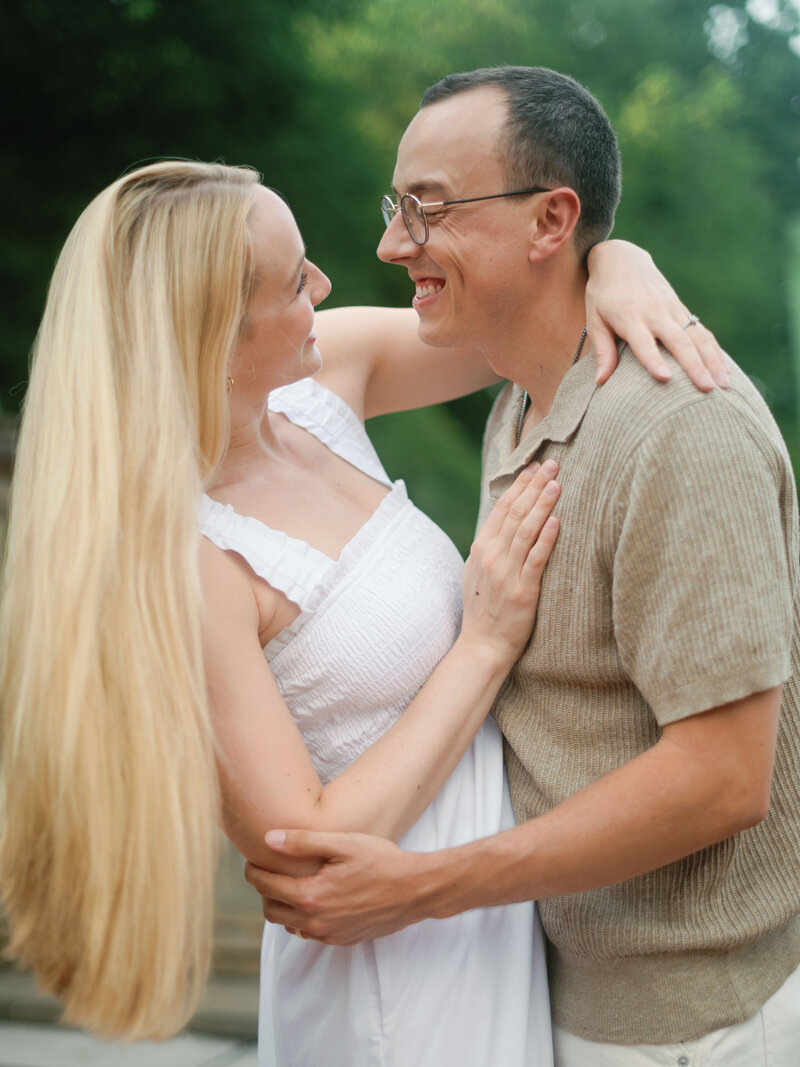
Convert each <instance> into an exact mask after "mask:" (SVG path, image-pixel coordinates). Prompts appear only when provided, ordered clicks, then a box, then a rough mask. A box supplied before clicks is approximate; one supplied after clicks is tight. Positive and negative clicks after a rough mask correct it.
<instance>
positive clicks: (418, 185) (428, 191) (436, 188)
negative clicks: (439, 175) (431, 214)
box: [392, 182, 444, 198]
mask: <svg viewBox="0 0 800 1067" xmlns="http://www.w3.org/2000/svg"><path fill="white" fill-rule="evenodd" d="M392 192H393V193H394V194H395V196H397V195H399V194H398V192H397V189H396V188H395V186H394V183H393V184H392ZM403 192H405V193H411V195H412V196H416V197H417V198H419V197H422V196H435V195H438V196H443V195H444V186H443V185H440V184H439V183H438V182H415V184H414V185H409V187H408V188H407V189H404V190H403Z"/></svg>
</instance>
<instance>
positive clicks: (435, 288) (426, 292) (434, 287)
mask: <svg viewBox="0 0 800 1067" xmlns="http://www.w3.org/2000/svg"><path fill="white" fill-rule="evenodd" d="M442 289H444V286H443V285H439V284H438V283H436V284H431V285H418V286H417V296H419V297H423V296H435V295H436V293H441V291H442Z"/></svg>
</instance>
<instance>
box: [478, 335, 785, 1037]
mask: <svg viewBox="0 0 800 1067" xmlns="http://www.w3.org/2000/svg"><path fill="white" fill-rule="evenodd" d="M731 378H732V382H731V388H730V389H729V390H727V391H722V390H719V389H716V390H714V392H713V393H711V394H708V395H706V394H701V393H699V392H698V391H697V390H695V389H694V387H693V386H692V385H691V383H690V382H689V381H688V380H687V379H686V378H685V377H684V376H683V375H682V374H681V373H680V371H679V370H678V369H677V368H675V371H674V375H673V381H672V382H671V383H670V384H669V385H666V386H665V385H660V384H658V383H656V382H655V381H654V380H653V379H652V378H651V377H650V376H649V375H648V374H647V373H646V372H645V371H644V370H643V369H642V368H641V367H640V366H639V364H638V363H637V362H636V361H635V359H634V358H633V357H632V356H631V354H630V352H629V351H628V350H627V349H626V348H624V347H623V348H622V350H621V353H620V366H619V369H618V370H617V371H616V372H615V373H614V375H613V376H612V377H611V379H610V380H609V382H608V383H607V384H606V385H604V386H603V387H602V388H599V389H598V388H596V387H595V385H594V360H593V359H592V358H591V356H590V355H588V356H586V357H584V359H582V360H581V361H580V362H579V363H578V364H577V365H576V366H575V367H574V368H572V370H571V371H570V372H569V373H568V375H567V376H566V378H565V379H564V381H563V382H562V384H561V387H560V389H559V391H558V394H557V395H556V398H555V400H554V403H553V407H552V409H551V411H550V413H549V414H548V416H547V417H546V418H545V419H544V420H543V421H542V422H541V423H540V424H539V425H538V426H536V427H534V428H533V429H532V431H531V432H530V433H529V434H528V435H527V436H526V437H525V439H524V440H523V441H522V442H521V443H520V446H519V447H518V448H516V449H515V448H514V433H515V427H516V420H517V417H518V413H519V404H520V393H519V390H517V389H516V388H514V387H512V386H508V387H507V388H506V389H505V390H504V391H503V392H502V393H501V395H500V396H499V397H498V399H497V401H496V403H495V407H494V409H493V411H492V415H491V417H490V420H489V425H488V427H487V435H486V440H485V444H484V482H483V493H482V501H481V521H483V520H484V519H485V517H486V515H487V514H488V510H489V508H490V507H491V504H492V503H493V502H494V500H495V499H496V498H497V497H498V496H499V495H500V494H501V493H502V491H503V490H504V489H505V488H506V487H507V486H508V484H509V483H510V481H511V480H512V478H513V476H514V475H515V473H516V472H517V471H519V470H520V469H521V468H522V467H523V466H524V465H525V464H526V463H528V462H530V460H531V459H534V458H535V459H537V460H539V461H540V462H541V461H543V460H544V459H546V458H549V457H553V458H555V459H557V460H558V461H559V463H560V464H561V469H560V474H559V480H560V481H561V483H562V485H563V492H562V496H561V498H560V500H559V504H558V509H557V511H558V514H559V515H560V517H561V532H560V534H559V539H558V543H557V545H556V548H555V550H554V552H553V556H552V558H551V560H550V562H549V564H548V567H547V569H546V571H545V576H544V581H543V586H542V594H541V599H540V604H539V614H538V622H537V626H536V630H535V632H534V635H533V637H532V639H531V642H530V644H529V646H528V649H527V650H526V652H525V654H524V655H523V656H522V658H521V660H520V661H519V664H518V666H517V667H516V668H515V670H514V671H513V673H512V675H511V676H510V677H509V679H508V681H507V683H506V685H505V687H504V689H503V691H502V692H501V695H500V697H499V699H498V702H497V706H496V716H497V719H498V721H499V723H500V726H501V728H502V730H503V733H504V734H505V737H506V741H507V745H506V759H507V766H508V772H509V780H510V785H511V793H512V799H513V802H514V808H515V813H516V816H517V819H518V820H519V821H522V820H525V819H529V818H532V817H535V816H537V815H541V814H543V813H544V812H546V811H548V810H550V809H551V808H552V807H554V806H555V805H556V804H558V803H560V802H561V801H563V800H565V799H566V798H567V797H569V796H571V795H572V794H574V793H576V792H577V791H578V790H580V789H582V788H583V787H585V786H586V785H588V784H589V783H591V782H593V781H595V780H596V779H598V778H600V777H601V776H602V775H604V774H607V773H608V772H609V771H611V770H613V769H614V768H615V767H618V766H619V765H621V764H623V763H625V762H627V761H628V760H630V759H632V758H633V757H634V756H636V755H638V754H639V753H641V752H643V751H645V750H646V749H647V748H649V747H651V746H652V745H653V744H654V743H655V742H656V741H657V739H658V737H659V736H660V728H661V727H662V726H664V725H666V724H668V723H671V722H674V721H676V720H678V719H681V718H683V717H685V716H688V715H692V714H695V713H697V712H700V711H704V710H707V709H709V708H711V707H716V706H718V705H720V704H724V703H727V702H729V701H732V700H736V699H738V698H741V697H744V696H747V695H749V694H751V693H755V692H759V691H761V690H764V689H768V688H770V687H771V686H775V685H778V684H779V683H781V682H785V683H786V684H785V685H784V696H783V705H782V715H781V726H780V735H779V740H778V750H777V759H776V768H775V777H774V784H773V790H772V802H771V808H770V812H769V815H768V816H767V818H766V819H765V820H764V821H763V822H762V823H760V824H759V825H758V826H756V827H754V828H753V829H751V830H748V831H746V832H744V833H741V834H737V835H736V836H735V837H733V838H730V839H728V840H727V841H723V842H721V843H720V844H718V845H716V846H713V847H711V848H708V849H704V850H703V851H702V852H699V853H697V854H695V855H693V856H690V857H688V858H687V859H685V860H683V861H680V862H677V863H673V864H670V865H669V866H667V867H663V868H661V869H660V870H657V871H654V872H652V873H650V874H647V875H644V876H642V877H639V878H634V879H631V880H630V881H627V882H624V883H620V884H618V885H614V886H610V887H608V888H605V889H600V890H596V891H593V892H587V893H579V894H575V895H572V896H567V897H561V898H557V899H553V900H546V901H542V902H541V904H540V910H541V915H542V921H543V923H544V926H545V930H546V932H547V934H548V937H549V938H550V941H551V946H550V947H551V953H550V957H551V958H550V977H551V996H552V999H553V1014H554V1020H555V1022H556V1023H558V1024H559V1025H560V1026H562V1027H564V1028H565V1029H567V1030H570V1031H571V1032H573V1033H576V1034H578V1035H580V1036H581V1037H585V1038H587V1039H589V1040H594V1041H610V1042H615V1043H620V1044H644V1043H664V1042H669V1041H676V1040H681V1039H686V1040H688V1039H690V1038H693V1037H698V1036H700V1035H701V1034H703V1033H707V1032H709V1031H710V1030H713V1029H716V1028H718V1027H721V1026H727V1025H732V1024H735V1023H737V1022H740V1021H742V1020H744V1019H746V1018H748V1017H749V1016H751V1015H753V1014H754V1013H755V1012H756V1011H758V1010H759V1008H760V1006H761V1004H762V1003H763V1002H764V1001H765V1000H766V999H767V998H768V997H769V996H771V995H772V993H773V992H775V990H776V989H777V988H778V987H779V986H780V985H781V983H782V982H783V981H784V979H785V978H786V977H787V976H788V975H789V974H790V973H791V971H793V970H794V969H795V968H796V967H797V966H798V963H800V924H798V922H797V919H796V916H797V915H798V913H800V792H799V791H798V781H799V780H800V709H799V708H798V687H797V664H798V655H797V654H798V642H797V637H798V633H799V632H800V627H799V626H798V622H799V621H800V595H799V594H800V583H799V582H798V548H799V547H800V545H799V542H798V526H797V505H796V494H795V486H794V479H793V476H792V471H791V466H790V463H789V459H788V455H787V453H786V449H785V446H784V444H783V441H782V440H781V437H780V433H779V431H778V429H777V427H776V426H775V423H774V421H773V419H772V417H771V415H770V413H769V411H768V409H767V407H766V405H765V404H764V402H763V400H762V399H761V397H760V396H759V394H758V393H757V391H756V390H755V389H754V387H753V386H752V384H751V383H750V382H749V381H748V379H747V378H746V376H745V375H744V374H743V373H742V372H741V371H740V370H739V369H738V368H735V367H734V368H733V370H732V375H731ZM787 679H788V681H787Z"/></svg>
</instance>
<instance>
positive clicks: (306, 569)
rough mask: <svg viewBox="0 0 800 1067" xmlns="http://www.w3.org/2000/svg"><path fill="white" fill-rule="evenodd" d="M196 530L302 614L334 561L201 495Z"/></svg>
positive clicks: (318, 596)
mask: <svg viewBox="0 0 800 1067" xmlns="http://www.w3.org/2000/svg"><path fill="white" fill-rule="evenodd" d="M199 519H200V531H201V533H203V534H204V535H205V536H206V537H207V538H208V539H209V541H213V542H214V544H215V545H217V546H218V547H219V548H222V549H225V550H226V551H229V552H236V553H238V555H240V556H241V557H242V558H243V559H244V560H245V561H246V562H247V563H248V564H249V565H250V567H251V568H252V569H253V570H254V571H255V573H256V574H257V575H258V576H259V577H260V578H263V579H264V581H266V582H269V584H270V585H271V586H272V587H273V589H278V590H279V591H280V592H281V593H283V594H284V595H285V596H286V597H288V599H289V600H291V601H293V603H295V604H297V605H298V607H299V608H300V610H301V611H302V612H303V613H305V612H309V611H313V610H314V609H315V608H316V607H317V604H318V603H319V601H320V600H321V599H322V597H323V596H324V595H325V589H326V587H327V584H328V580H329V577H330V576H331V575H332V573H333V571H334V569H335V567H336V563H337V561H336V560H333V559H331V558H330V557H329V556H326V555H325V553H324V552H320V551H319V550H318V549H316V548H312V547H311V545H307V544H306V543H305V541H298V540H297V539H296V538H294V537H290V536H289V534H286V533H284V532H283V531H282V530H273V529H272V528H271V527H270V526H266V525H265V524H264V523H263V522H261V521H260V520H259V519H255V518H252V517H251V516H250V515H240V514H239V513H238V512H237V511H234V510H233V508H232V507H231V505H230V504H220V503H219V501H218V500H212V499H211V497H210V496H206V495H203V497H202V498H201V500H200V507H199Z"/></svg>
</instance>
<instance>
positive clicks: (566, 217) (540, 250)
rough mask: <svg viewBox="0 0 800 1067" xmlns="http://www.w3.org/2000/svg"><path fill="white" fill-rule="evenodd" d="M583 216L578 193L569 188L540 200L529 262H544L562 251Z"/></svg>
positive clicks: (532, 227)
mask: <svg viewBox="0 0 800 1067" xmlns="http://www.w3.org/2000/svg"><path fill="white" fill-rule="evenodd" d="M580 215H581V202H580V200H579V199H578V194H577V193H576V192H575V190H574V189H570V188H569V187H568V186H560V187H559V188H557V189H551V190H550V192H549V193H547V194H546V195H544V196H541V197H539V198H538V203H537V204H536V208H535V210H534V213H533V216H532V218H531V231H530V243H529V248H528V259H529V261H530V262H531V263H537V262H540V261H541V260H543V259H547V258H548V256H552V255H553V253H554V252H557V251H558V250H559V249H560V248H562V247H563V245H564V244H566V242H567V241H568V240H569V239H570V238H571V237H572V235H573V233H574V232H575V227H576V226H577V224H578V219H579V218H580Z"/></svg>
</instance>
